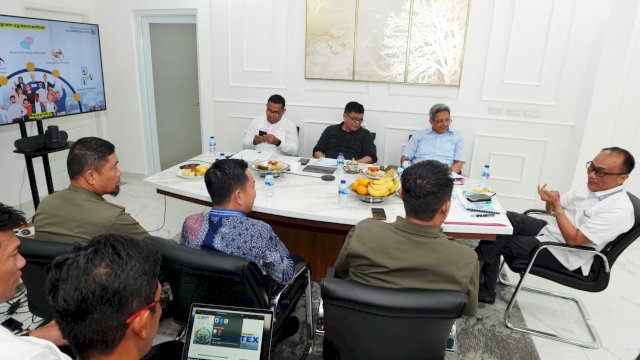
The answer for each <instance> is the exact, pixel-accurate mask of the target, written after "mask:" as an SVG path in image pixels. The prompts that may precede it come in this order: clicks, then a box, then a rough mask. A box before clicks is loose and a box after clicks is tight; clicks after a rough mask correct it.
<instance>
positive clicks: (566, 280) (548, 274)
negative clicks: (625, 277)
mask: <svg viewBox="0 0 640 360" xmlns="http://www.w3.org/2000/svg"><path fill="white" fill-rule="evenodd" d="M627 195H629V199H630V200H631V204H632V205H633V211H634V215H635V222H634V224H633V226H632V227H631V229H629V231H627V232H625V233H623V234H620V235H619V236H618V237H617V238H616V239H614V240H613V241H611V242H609V243H608V244H607V245H606V246H605V247H604V248H603V249H602V250H601V253H602V254H603V255H604V256H605V257H606V258H607V261H608V262H609V267H610V268H611V267H612V266H613V264H614V263H615V261H616V260H617V259H618V257H619V256H620V254H622V252H623V251H624V250H625V249H626V248H628V247H629V245H631V244H632V243H633V242H634V241H635V240H636V239H637V238H638V237H639V236H640V199H638V198H637V197H636V196H635V195H633V194H631V193H627ZM509 267H510V268H511V269H512V270H514V271H521V270H522V271H523V270H524V268H526V263H525V262H519V263H518V264H516V265H515V267H516V268H515V269H514V264H513V263H511V264H509ZM531 273H532V274H534V275H537V276H541V277H543V278H546V279H549V280H553V281H555V282H557V283H560V284H562V285H565V286H569V287H572V288H574V289H579V290H584V291H589V292H599V291H602V290H604V289H606V288H607V286H608V285H609V279H610V276H611V273H610V272H606V271H605V266H604V261H603V260H602V258H600V257H599V256H594V258H593V264H592V265H591V269H590V270H589V274H588V275H587V276H583V275H582V270H580V269H577V270H575V271H570V270H566V269H556V268H547V267H544V266H533V267H532V268H531Z"/></svg>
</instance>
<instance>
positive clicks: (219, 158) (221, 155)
mask: <svg viewBox="0 0 640 360" xmlns="http://www.w3.org/2000/svg"><path fill="white" fill-rule="evenodd" d="M224 159H226V157H225V156H224V153H223V152H221V153H220V155H218V160H224Z"/></svg>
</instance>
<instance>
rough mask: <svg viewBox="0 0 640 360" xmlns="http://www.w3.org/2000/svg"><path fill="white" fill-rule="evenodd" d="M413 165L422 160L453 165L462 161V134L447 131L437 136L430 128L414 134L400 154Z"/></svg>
mask: <svg viewBox="0 0 640 360" xmlns="http://www.w3.org/2000/svg"><path fill="white" fill-rule="evenodd" d="M402 155H404V157H405V158H407V159H409V160H410V161H412V162H413V163H414V164H415V163H417V162H420V161H422V160H438V161H440V162H441V163H444V164H447V165H449V167H451V166H452V165H453V161H454V160H457V161H464V138H463V137H462V134H460V133H459V132H457V131H455V130H451V129H449V130H448V131H447V132H445V133H443V134H438V133H437V132H435V131H433V129H432V128H429V129H423V130H420V131H418V132H416V133H415V134H414V135H413V136H412V137H411V139H410V140H409V143H408V144H407V146H406V147H405V149H404V152H403V153H402Z"/></svg>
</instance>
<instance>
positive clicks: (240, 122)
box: [219, 114, 257, 152]
mask: <svg viewBox="0 0 640 360" xmlns="http://www.w3.org/2000/svg"><path fill="white" fill-rule="evenodd" d="M256 117H257V116H252V115H238V114H231V115H230V116H229V132H228V134H229V140H230V141H229V143H230V144H231V147H229V148H228V149H227V148H224V149H223V148H220V150H219V151H234V152H237V151H240V150H242V138H243V137H244V132H245V130H247V128H248V127H249V123H251V121H252V120H253V119H255V118H256Z"/></svg>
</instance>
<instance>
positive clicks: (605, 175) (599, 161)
mask: <svg viewBox="0 0 640 360" xmlns="http://www.w3.org/2000/svg"><path fill="white" fill-rule="evenodd" d="M586 165H587V183H586V186H584V185H580V186H578V187H576V188H573V189H571V190H570V191H569V192H568V193H566V194H564V195H562V196H560V193H559V192H558V191H554V190H547V185H546V184H544V185H542V186H538V194H540V199H541V200H542V201H544V202H545V204H546V211H547V212H548V213H549V214H551V215H552V216H553V217H554V218H555V221H550V222H549V223H547V222H546V221H544V220H541V219H536V218H534V217H530V216H526V215H522V214H519V213H514V212H510V211H508V212H507V216H508V217H509V220H510V221H511V224H512V225H513V235H498V236H497V237H496V240H495V241H481V242H480V245H479V246H478V247H477V248H476V253H477V254H478V259H479V261H480V264H481V269H480V271H481V273H482V275H483V276H482V277H481V278H483V277H484V282H482V283H481V284H480V290H479V294H478V301H480V302H484V303H489V304H492V303H493V302H494V301H495V296H496V294H495V288H496V282H497V279H498V274H499V269H500V261H499V259H500V255H505V256H509V257H516V258H524V259H529V257H530V254H531V252H532V251H533V250H534V249H535V248H536V247H537V246H538V244H539V243H540V242H541V241H553V242H558V243H564V244H567V245H569V246H576V245H582V246H589V247H592V248H594V249H596V250H598V251H599V250H602V249H603V248H604V247H605V245H606V244H607V243H609V242H611V241H613V240H614V239H615V238H616V237H618V236H619V235H620V234H622V233H624V232H626V231H628V230H629V229H631V227H632V226H633V224H634V221H635V214H634V211H633V205H632V204H631V200H630V199H629V197H628V195H627V192H626V191H625V190H624V189H623V187H622V184H623V183H624V182H625V180H627V179H628V178H629V173H631V171H632V170H633V168H634V167H635V159H634V158H633V155H631V153H629V152H628V151H627V150H624V149H621V148H619V147H610V148H605V149H602V151H600V153H599V154H598V156H596V157H595V158H594V159H593V160H592V161H588V162H587V164H586ZM592 263H593V255H591V254H585V253H574V252H567V251H562V252H561V251H558V250H551V251H547V250H542V251H541V252H540V253H539V254H538V257H537V258H536V264H541V265H544V266H546V267H551V268H565V269H568V270H571V271H576V272H579V273H581V274H582V275H584V276H586V275H588V274H589V269H590V268H591V264H592ZM578 269H579V270H578Z"/></svg>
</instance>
